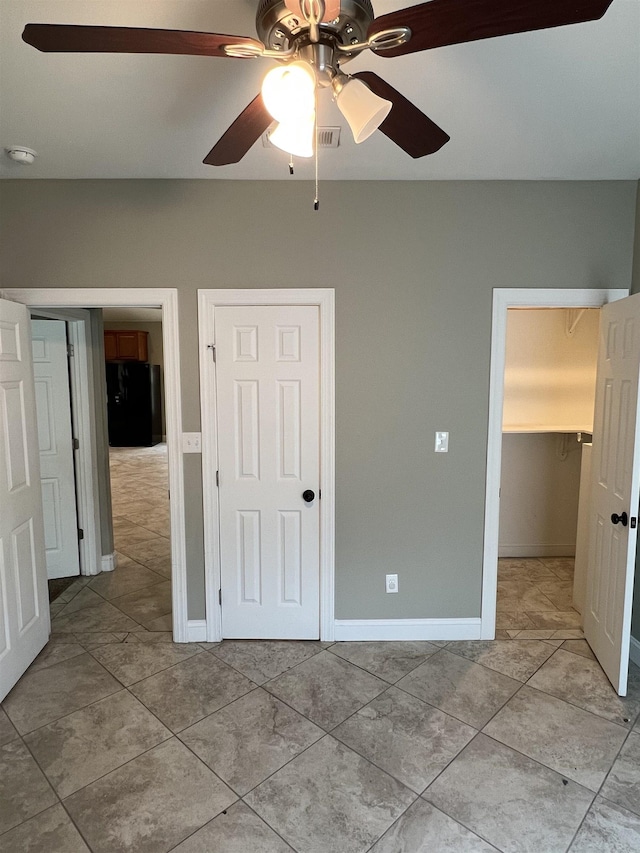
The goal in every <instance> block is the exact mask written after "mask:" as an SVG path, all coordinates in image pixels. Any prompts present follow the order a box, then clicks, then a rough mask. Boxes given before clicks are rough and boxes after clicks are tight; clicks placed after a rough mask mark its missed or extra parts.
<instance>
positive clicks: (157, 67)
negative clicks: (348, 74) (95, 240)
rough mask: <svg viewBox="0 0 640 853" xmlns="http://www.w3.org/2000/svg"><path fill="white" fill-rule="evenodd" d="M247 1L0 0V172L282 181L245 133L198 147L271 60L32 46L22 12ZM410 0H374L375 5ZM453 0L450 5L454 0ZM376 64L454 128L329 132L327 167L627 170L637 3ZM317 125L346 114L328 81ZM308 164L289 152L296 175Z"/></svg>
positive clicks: (638, 98)
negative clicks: (430, 136)
mask: <svg viewBox="0 0 640 853" xmlns="http://www.w3.org/2000/svg"><path fill="white" fill-rule="evenodd" d="M257 2H258V0H153V2H148V0H146V2H143V0H90V2H87V0H0V149H4V148H5V147H7V146H10V145H16V144H18V145H26V146H28V147H29V148H34V149H35V150H36V151H37V152H38V155H39V156H38V158H37V160H36V163H35V164H34V165H33V166H31V167H26V166H21V165H18V164H16V163H13V162H11V161H10V160H9V159H8V158H7V157H6V155H5V154H4V153H1V154H0V176H1V177H5V178H217V179H221V178H222V179H260V180H274V179H278V180H280V179H283V180H285V179H286V180H290V178H289V175H288V168H287V162H286V155H284V154H282V152H279V151H277V150H270V149H264V148H262V146H261V143H260V142H258V143H256V145H254V147H253V148H252V149H251V151H250V152H249V153H248V154H247V156H246V157H245V158H244V159H243V160H242V161H241V162H240V163H239V164H237V165H233V166H225V167H221V168H220V167H218V168H216V167H212V166H204V165H203V164H202V159H203V157H204V156H205V155H206V154H207V153H208V151H209V150H210V148H211V147H212V146H213V144H214V143H215V142H216V141H217V140H218V138H219V137H220V136H221V135H222V133H223V132H224V131H225V130H226V128H227V127H228V126H229V124H231V122H232V121H233V120H234V119H235V117H236V116H237V114H238V113H239V112H240V111H241V110H242V109H243V108H244V107H245V106H246V105H247V104H248V103H249V101H250V100H252V98H253V97H254V96H255V94H256V93H257V92H258V91H259V88H260V84H261V80H262V77H263V76H264V74H265V72H266V71H267V70H268V68H269V67H271V66H270V63H269V62H267V61H265V60H239V59H237V60H232V59H217V58H209V57H200V56H195V57H180V56H148V55H129V54H119V55H115V54H64V53H50V54H44V53H40V52H39V51H36V50H35V49H34V48H32V47H30V46H28V45H26V44H25V43H24V42H23V41H22V40H21V37H20V36H21V33H22V29H23V27H24V25H25V24H26V23H29V22H30V23H75V24H98V25H123V26H140V27H163V28H165V27H168V28H175V29H184V30H202V31H210V32H223V33H232V34H236V35H248V36H254V35H255V26H254V20H255V9H256V6H257ZM406 5H414V4H413V3H411V2H410V0H405V2H403V0H374V8H375V10H376V13H377V14H378V15H381V14H384V13H387V12H390V11H393V10H397V9H399V8H402V7H403V6H406ZM463 5H464V4H463V2H462V0H461V6H463ZM351 69H353V70H361V69H371V70H375V71H376V72H377V73H378V74H379V75H380V76H382V77H384V78H385V79H386V80H388V82H389V83H391V84H392V85H393V86H395V87H396V88H397V89H399V90H400V91H401V92H403V93H404V94H405V95H406V96H407V97H409V98H410V99H411V100H412V101H414V103H415V104H416V105H417V106H418V107H419V108H420V109H421V110H423V111H424V112H425V113H427V115H429V117H430V118H432V119H433V120H434V121H435V122H436V123H437V124H439V125H440V126H441V127H442V128H443V129H444V130H446V132H447V133H448V134H449V135H450V136H451V141H450V142H449V143H448V144H447V145H445V146H444V148H443V149H442V150H441V151H440V152H438V153H437V154H434V155H431V156H430V157H425V158H422V159H420V160H412V159H411V158H410V157H408V156H407V155H406V154H404V153H403V152H402V151H401V150H400V149H398V148H397V147H396V146H394V145H393V144H392V143H391V142H390V141H389V140H387V138H386V137H384V136H383V135H382V134H380V133H376V134H374V136H373V137H371V138H370V139H369V140H367V141H366V142H364V143H363V144H362V145H359V146H356V145H355V144H354V143H353V141H352V140H351V138H350V136H349V133H348V128H346V129H344V128H343V132H342V141H341V146H340V148H338V149H337V150H326V151H325V150H323V151H321V158H320V176H321V178H322V179H324V180H327V179H329V180H331V179H336V180H338V179H341V180H346V179H348V180H392V179H393V180H455V179H459V180H477V179H498V180H499V179H505V180H509V179H525V180H539V179H567V180H586V179H598V180H605V179H606V180H614V179H637V178H640V2H639V0H613V4H612V6H611V7H610V9H609V10H608V12H607V13H606V15H605V16H604V18H602V19H601V20H600V21H594V22H590V23H585V24H577V25H573V26H568V27H561V28H557V29H552V30H542V31H539V32H534V33H524V34H522V35H514V36H506V37H502V38H496V39H487V40H484V41H479V42H474V43H470V44H463V45H455V46H449V47H443V48H439V49H437V50H432V51H427V52H423V53H415V54H412V55H410V56H404V57H398V58H394V59H383V58H380V57H377V56H374V55H373V54H372V53H371V52H369V51H366V52H365V53H364V54H362V55H361V56H360V57H358V58H357V59H356V60H354V61H353V62H352V63H350V64H349V65H348V66H347V69H346V70H351ZM323 95H326V100H325V103H323V104H322V106H321V110H320V116H319V118H320V123H321V124H323V125H338V124H342V125H344V122H343V120H342V118H341V116H340V114H339V113H338V112H337V109H336V108H335V106H334V105H333V104H332V103H331V102H330V100H329V96H328V93H326V92H325V93H323ZM312 176H313V165H312V164H311V163H309V162H303V161H298V167H297V170H296V178H294V180H295V179H299V178H306V179H308V178H311V177H312Z"/></svg>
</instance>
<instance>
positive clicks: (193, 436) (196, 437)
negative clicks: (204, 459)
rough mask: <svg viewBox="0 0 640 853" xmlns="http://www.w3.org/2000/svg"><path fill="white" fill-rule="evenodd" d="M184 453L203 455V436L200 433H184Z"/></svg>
mask: <svg viewBox="0 0 640 853" xmlns="http://www.w3.org/2000/svg"><path fill="white" fill-rule="evenodd" d="M182 452H183V453H202V434H201V433H199V432H183V433H182Z"/></svg>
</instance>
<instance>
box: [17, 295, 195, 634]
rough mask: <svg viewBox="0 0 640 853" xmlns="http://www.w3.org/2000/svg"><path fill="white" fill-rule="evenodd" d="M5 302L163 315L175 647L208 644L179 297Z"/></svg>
mask: <svg viewBox="0 0 640 853" xmlns="http://www.w3.org/2000/svg"><path fill="white" fill-rule="evenodd" d="M1 295H2V296H3V297H4V298H5V299H11V300H13V301H14V302H22V303H23V304H25V305H27V306H29V307H38V308H51V309H56V308H58V309H67V308H106V307H115V308H123V307H134V308H161V309H162V345H163V351H164V381H165V382H164V387H165V414H166V423H167V448H168V453H169V489H170V492H171V501H170V520H171V564H172V572H171V592H172V611H173V639H174V642H176V643H187V642H195V641H197V640H203V639H204V637H203V636H199V635H198V632H197V626H195V628H192V627H190V625H189V621H188V616H187V559H186V532H185V518H184V465H183V459H182V398H181V391H180V344H179V337H178V291H177V289H176V288H145V287H140V288H117V287H115V288H113V287H109V288H100V287H96V288H80V287H78V288H75V287H71V288H19V289H18V288H15V289H14V288H7V289H5V290H3V291H2V294H1Z"/></svg>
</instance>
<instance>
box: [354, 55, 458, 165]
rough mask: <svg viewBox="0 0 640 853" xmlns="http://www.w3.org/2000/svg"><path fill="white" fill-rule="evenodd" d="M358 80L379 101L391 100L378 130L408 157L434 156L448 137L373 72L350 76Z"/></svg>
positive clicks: (362, 72)
mask: <svg viewBox="0 0 640 853" xmlns="http://www.w3.org/2000/svg"><path fill="white" fill-rule="evenodd" d="M352 76H353V77H356V78H357V79H358V80H362V82H363V83H366V85H367V86H368V87H369V88H370V89H371V91H372V92H374V93H375V94H376V95H378V96H379V97H381V98H386V99H387V100H388V101H391V103H392V104H393V108H392V110H391V112H390V113H389V115H388V116H387V117H386V119H385V120H384V121H383V122H382V124H381V125H380V127H379V128H378V130H381V131H382V133H384V134H385V136H388V137H389V139H390V140H391V141H392V142H395V144H396V145H398V146H399V147H400V148H402V150H403V151H406V152H407V154H408V155H409V156H410V157H414V158H417V157H425V156H426V155H427V154H435V152H436V151H439V150H440V149H441V148H442V146H443V145H445V144H446V143H447V142H448V141H449V139H450V138H451V137H450V136H449V135H448V134H446V133H445V132H444V130H442V129H441V128H439V127H438V125H437V124H434V122H432V121H431V119H430V118H428V117H427V116H426V115H425V114H424V113H423V112H421V111H420V110H419V109H418V108H417V107H416V106H415V104H412V103H411V101H409V100H407V98H405V96H404V95H401V94H400V92H398V90H397V89H394V88H393V86H390V85H389V84H388V83H387V82H386V81H385V80H383V79H382V78H381V77H378V75H377V74H374V73H373V71H360V72H358V73H357V74H353V75H352Z"/></svg>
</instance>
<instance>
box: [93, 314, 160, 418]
mask: <svg viewBox="0 0 640 853" xmlns="http://www.w3.org/2000/svg"><path fill="white" fill-rule="evenodd" d="M104 327H105V329H134V330H136V331H139V332H147V334H148V335H149V337H148V338H147V344H148V353H147V355H148V361H149V364H157V365H159V367H160V392H161V409H162V435H166V434H167V425H166V419H165V414H164V356H163V352H162V323H143V322H140V323H139V322H138V321H137V320H136V321H135V322H131V323H125V322H116V321H115V320H105V321H104Z"/></svg>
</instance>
